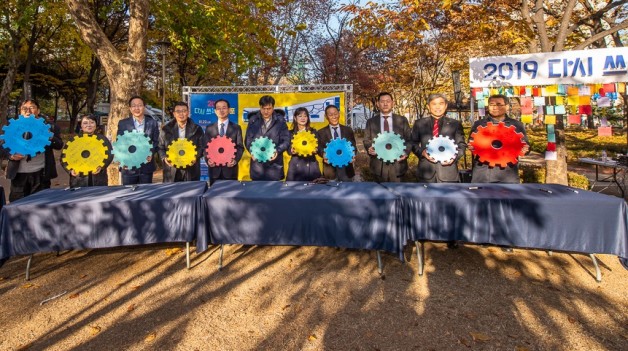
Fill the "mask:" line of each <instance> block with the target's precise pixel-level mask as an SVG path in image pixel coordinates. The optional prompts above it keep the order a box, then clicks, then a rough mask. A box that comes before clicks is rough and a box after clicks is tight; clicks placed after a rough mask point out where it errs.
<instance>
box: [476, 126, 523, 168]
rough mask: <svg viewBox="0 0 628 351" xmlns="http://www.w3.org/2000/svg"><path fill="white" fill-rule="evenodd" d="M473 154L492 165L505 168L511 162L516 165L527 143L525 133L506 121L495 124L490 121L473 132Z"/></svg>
mask: <svg viewBox="0 0 628 351" xmlns="http://www.w3.org/2000/svg"><path fill="white" fill-rule="evenodd" d="M471 139H472V141H470V142H469V145H470V146H472V147H473V152H472V153H473V154H474V155H477V156H478V158H479V160H480V162H486V163H488V165H489V166H490V167H501V168H505V167H506V166H507V165H508V164H509V163H510V164H513V165H516V164H517V162H519V159H518V156H519V155H520V154H521V149H522V148H523V147H524V146H525V145H526V144H525V143H524V142H523V141H521V139H523V133H519V132H517V131H516V129H515V126H508V127H506V124H504V122H499V124H497V125H495V124H493V123H492V122H488V123H487V124H486V126H479V127H478V129H477V131H475V132H473V133H472V134H471Z"/></svg>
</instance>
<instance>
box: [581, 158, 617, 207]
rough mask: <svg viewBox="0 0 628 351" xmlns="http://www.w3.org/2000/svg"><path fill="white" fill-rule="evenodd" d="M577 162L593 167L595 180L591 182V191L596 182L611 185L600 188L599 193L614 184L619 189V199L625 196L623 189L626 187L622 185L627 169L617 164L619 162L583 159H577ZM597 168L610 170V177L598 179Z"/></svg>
mask: <svg viewBox="0 0 628 351" xmlns="http://www.w3.org/2000/svg"><path fill="white" fill-rule="evenodd" d="M578 162H581V163H587V164H590V165H595V180H594V181H593V185H592V186H591V189H593V187H594V186H595V185H596V183H598V182H610V183H611V184H609V185H607V186H606V187H604V188H602V189H601V190H600V191H603V190H604V189H606V188H608V187H609V186H611V185H612V184H613V183H614V184H615V185H616V186H617V188H618V189H619V192H620V193H621V197H624V196H625V190H624V188H625V187H626V185H625V184H624V181H625V179H624V178H625V175H626V170H627V169H628V167H626V166H624V165H622V164H619V162H617V161H615V160H611V159H608V160H606V161H604V160H596V159H593V158H588V157H583V158H579V159H578ZM599 167H604V168H610V169H611V170H612V173H611V175H610V176H607V177H605V178H602V179H600V176H599Z"/></svg>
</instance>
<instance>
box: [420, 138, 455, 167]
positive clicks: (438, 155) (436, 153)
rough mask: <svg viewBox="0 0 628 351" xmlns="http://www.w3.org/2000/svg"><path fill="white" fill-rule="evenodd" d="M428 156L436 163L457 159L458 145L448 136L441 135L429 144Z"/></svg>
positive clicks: (427, 147)
mask: <svg viewBox="0 0 628 351" xmlns="http://www.w3.org/2000/svg"><path fill="white" fill-rule="evenodd" d="M425 148H426V149H427V154H428V155H430V157H431V158H433V159H435V160H436V162H440V163H445V162H449V161H451V160H453V159H455V158H456V156H457V155H458V145H456V143H455V142H454V140H453V139H451V138H450V137H448V136H444V135H439V136H436V137H433V138H432V139H430V140H429V141H428V142H427V146H426V147H425Z"/></svg>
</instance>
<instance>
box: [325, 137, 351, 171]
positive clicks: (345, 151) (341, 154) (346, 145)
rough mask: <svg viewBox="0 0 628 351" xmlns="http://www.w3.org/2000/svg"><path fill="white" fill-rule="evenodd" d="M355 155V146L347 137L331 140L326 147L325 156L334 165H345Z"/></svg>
mask: <svg viewBox="0 0 628 351" xmlns="http://www.w3.org/2000/svg"><path fill="white" fill-rule="evenodd" d="M354 156H355V148H354V147H353V145H351V143H350V142H349V141H348V140H347V139H345V138H338V139H334V140H331V141H330V142H328V143H327V146H326V147H325V157H327V161H329V164H330V165H332V166H333V167H338V168H340V167H345V166H347V165H348V164H349V163H351V160H353V157H354Z"/></svg>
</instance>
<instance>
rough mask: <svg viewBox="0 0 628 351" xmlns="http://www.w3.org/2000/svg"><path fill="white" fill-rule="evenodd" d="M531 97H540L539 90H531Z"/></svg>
mask: <svg viewBox="0 0 628 351" xmlns="http://www.w3.org/2000/svg"><path fill="white" fill-rule="evenodd" d="M532 96H541V88H536V87H535V88H532Z"/></svg>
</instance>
